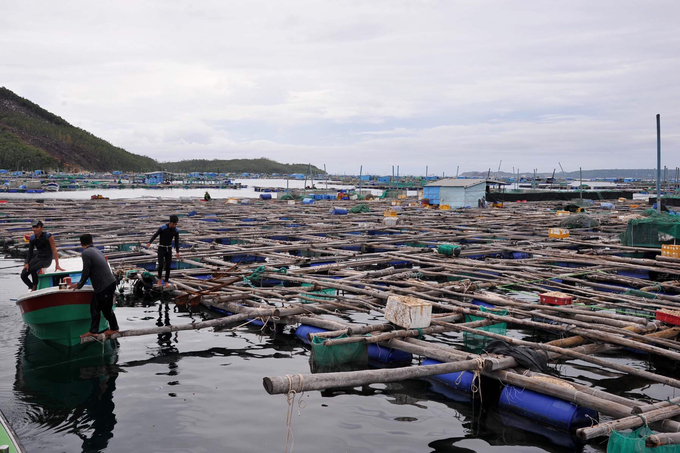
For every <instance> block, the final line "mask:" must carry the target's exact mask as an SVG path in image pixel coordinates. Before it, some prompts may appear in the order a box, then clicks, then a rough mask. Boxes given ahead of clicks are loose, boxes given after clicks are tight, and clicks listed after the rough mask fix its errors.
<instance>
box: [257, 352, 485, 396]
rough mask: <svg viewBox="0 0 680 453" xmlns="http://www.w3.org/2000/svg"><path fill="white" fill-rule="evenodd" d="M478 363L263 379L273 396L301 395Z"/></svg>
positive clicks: (457, 369) (470, 367)
mask: <svg viewBox="0 0 680 453" xmlns="http://www.w3.org/2000/svg"><path fill="white" fill-rule="evenodd" d="M480 366H481V363H480V361H479V360H464V361H460V362H448V363H442V364H438V365H427V366H417V367H413V366H408V367H401V368H387V369H378V370H361V371H346V372H338V373H321V374H304V375H303V374H295V375H286V376H268V377H265V378H264V379H263V380H262V385H263V386H264V388H265V390H266V391H267V393H269V394H270V395H275V394H280V393H288V392H291V391H294V392H297V393H301V392H306V391H310V390H324V389H331V388H339V387H356V386H358V385H366V384H371V383H377V382H394V381H403V380H404V379H415V378H421V377H427V376H434V375H436V374H446V373H456V372H461V371H469V370H475V369H479V367H480Z"/></svg>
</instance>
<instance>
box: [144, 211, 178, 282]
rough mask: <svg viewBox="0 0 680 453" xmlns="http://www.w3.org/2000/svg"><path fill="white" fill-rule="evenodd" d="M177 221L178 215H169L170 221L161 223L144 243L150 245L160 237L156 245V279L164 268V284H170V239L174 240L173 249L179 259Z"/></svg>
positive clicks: (160, 275) (160, 276)
mask: <svg viewBox="0 0 680 453" xmlns="http://www.w3.org/2000/svg"><path fill="white" fill-rule="evenodd" d="M177 222H179V217H177V216H176V215H174V214H173V215H171V216H170V221H169V222H168V223H166V224H165V225H161V227H160V228H158V231H156V232H155V233H154V235H153V236H151V240H150V241H149V243H148V244H146V248H149V247H151V243H152V242H153V241H154V239H156V237H160V239H159V242H160V243H159V245H158V280H160V281H161V284H163V281H162V280H161V278H162V276H163V269H165V286H170V281H169V280H170V265H171V264H172V241H173V239H174V240H175V250H176V252H177V259H179V231H178V230H177Z"/></svg>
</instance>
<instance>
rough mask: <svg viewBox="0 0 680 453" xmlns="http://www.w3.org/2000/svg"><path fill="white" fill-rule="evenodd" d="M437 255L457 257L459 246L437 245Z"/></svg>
mask: <svg viewBox="0 0 680 453" xmlns="http://www.w3.org/2000/svg"><path fill="white" fill-rule="evenodd" d="M437 253H441V254H442V255H444V256H453V255H455V256H458V255H460V246H459V245H453V244H439V245H438V246H437Z"/></svg>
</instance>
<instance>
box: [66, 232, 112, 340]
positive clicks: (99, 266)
mask: <svg viewBox="0 0 680 453" xmlns="http://www.w3.org/2000/svg"><path fill="white" fill-rule="evenodd" d="M80 245H81V246H82V247H83V253H82V257H83V273H82V275H81V277H80V281H79V282H78V283H72V284H70V285H69V289H81V288H82V287H83V286H85V283H87V280H88V279H89V280H90V282H91V283H92V289H94V296H93V297H92V301H91V302H90V315H91V316H92V323H91V324H90V330H89V332H86V333H84V334H83V335H81V337H93V336H94V337H96V336H97V335H98V334H99V321H100V315H101V314H102V313H103V314H104V317H105V318H106V320H107V321H108V322H109V328H108V329H107V330H105V331H104V335H111V334H113V333H116V332H118V320H117V319H116V315H115V314H114V313H113V302H114V300H113V298H114V291H115V290H116V283H117V282H116V277H115V276H114V275H113V272H111V267H110V266H109V263H107V262H106V258H105V257H104V254H103V253H102V252H101V251H100V250H99V249H98V248H95V247H93V246H92V235H91V234H83V235H82V236H80Z"/></svg>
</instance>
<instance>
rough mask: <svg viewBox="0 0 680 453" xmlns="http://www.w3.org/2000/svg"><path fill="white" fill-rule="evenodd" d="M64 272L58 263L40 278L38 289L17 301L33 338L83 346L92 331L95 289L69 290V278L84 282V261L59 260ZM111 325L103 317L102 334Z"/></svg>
mask: <svg viewBox="0 0 680 453" xmlns="http://www.w3.org/2000/svg"><path fill="white" fill-rule="evenodd" d="M59 264H60V265H61V267H62V268H63V269H65V270H64V271H57V270H55V268H54V262H53V264H51V265H50V267H49V268H46V269H42V273H41V274H39V275H38V289H37V290H36V291H30V292H28V293H26V294H23V295H21V296H19V297H18V298H17V305H18V306H19V308H20V309H21V316H22V318H23V320H24V323H26V324H27V325H28V326H29V327H30V328H31V331H32V332H33V334H34V335H35V336H36V337H38V338H40V339H41V340H48V341H54V342H57V343H59V344H62V345H65V346H74V345H77V344H79V343H80V335H82V334H84V333H85V332H87V331H88V330H89V328H90V320H91V318H90V301H91V300H92V296H94V289H93V288H92V286H90V285H85V286H83V288H82V289H79V290H75V291H73V290H69V289H66V288H65V286H66V283H65V282H68V281H69V280H68V279H69V278H70V280H71V281H72V282H74V283H75V282H78V281H80V277H81V273H82V270H83V267H82V264H83V262H82V259H81V258H64V259H61V260H59ZM108 326H109V323H108V321H106V319H105V318H104V317H103V316H102V318H101V321H100V323H99V330H100V332H101V331H103V330H106V329H108Z"/></svg>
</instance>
